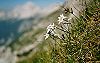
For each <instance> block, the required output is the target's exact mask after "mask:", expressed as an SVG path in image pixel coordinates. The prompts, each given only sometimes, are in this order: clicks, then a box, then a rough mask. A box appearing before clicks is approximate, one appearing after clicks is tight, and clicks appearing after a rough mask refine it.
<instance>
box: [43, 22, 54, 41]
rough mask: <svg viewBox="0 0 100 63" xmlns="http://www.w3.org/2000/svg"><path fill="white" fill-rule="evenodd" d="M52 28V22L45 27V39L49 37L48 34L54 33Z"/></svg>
mask: <svg viewBox="0 0 100 63" xmlns="http://www.w3.org/2000/svg"><path fill="white" fill-rule="evenodd" d="M54 29H55V26H54V23H53V24H50V25H49V26H48V27H47V33H46V34H45V35H44V36H45V39H47V38H48V37H49V35H54V34H55V33H54Z"/></svg>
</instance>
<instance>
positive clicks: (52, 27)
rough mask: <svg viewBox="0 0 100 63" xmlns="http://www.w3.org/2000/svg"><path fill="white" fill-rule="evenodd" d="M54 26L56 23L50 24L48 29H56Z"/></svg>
mask: <svg viewBox="0 0 100 63" xmlns="http://www.w3.org/2000/svg"><path fill="white" fill-rule="evenodd" d="M54 26H55V25H54V23H53V24H50V25H49V26H48V27H47V29H54V28H55V27H54Z"/></svg>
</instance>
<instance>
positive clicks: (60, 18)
mask: <svg viewBox="0 0 100 63" xmlns="http://www.w3.org/2000/svg"><path fill="white" fill-rule="evenodd" d="M65 18H67V17H65V16H64V15H63V14H62V15H60V17H58V19H59V20H58V21H59V23H58V24H60V23H62V22H63V21H64V19H65Z"/></svg>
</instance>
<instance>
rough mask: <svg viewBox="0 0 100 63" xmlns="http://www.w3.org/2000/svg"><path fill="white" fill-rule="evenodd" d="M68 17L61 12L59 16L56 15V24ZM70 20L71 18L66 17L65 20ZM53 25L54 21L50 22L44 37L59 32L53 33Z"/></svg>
mask: <svg viewBox="0 0 100 63" xmlns="http://www.w3.org/2000/svg"><path fill="white" fill-rule="evenodd" d="M66 18H68V17H65V16H64V15H63V14H61V15H60V16H59V17H58V24H61V23H63V22H64V21H65V20H64V19H66ZM69 20H71V18H69V19H67V21H69ZM55 28H56V27H55V25H54V23H53V24H50V25H49V26H48V27H47V32H46V34H45V35H44V36H45V39H47V38H48V37H49V36H50V35H53V36H56V35H57V36H58V35H59V34H55V32H54V31H55Z"/></svg>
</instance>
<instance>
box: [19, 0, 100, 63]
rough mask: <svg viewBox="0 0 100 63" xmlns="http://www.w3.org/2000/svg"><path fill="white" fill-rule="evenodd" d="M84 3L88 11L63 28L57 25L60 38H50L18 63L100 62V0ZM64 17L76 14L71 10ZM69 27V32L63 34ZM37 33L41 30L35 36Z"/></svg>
mask: <svg viewBox="0 0 100 63" xmlns="http://www.w3.org/2000/svg"><path fill="white" fill-rule="evenodd" d="M83 3H84V4H85V7H86V8H85V9H84V10H83V11H82V12H80V11H79V12H80V16H79V17H77V16H75V18H74V19H72V20H71V23H67V24H62V25H61V26H59V25H58V24H57V23H55V24H56V26H57V27H58V28H57V30H58V31H59V32H58V33H59V34H60V38H59V37H56V36H54V35H51V38H49V39H47V40H44V41H43V42H42V43H41V44H39V45H38V46H37V47H38V49H39V50H38V51H36V53H35V54H32V52H31V54H30V55H29V56H28V57H27V58H26V59H23V60H21V61H19V62H18V63H86V62H89V63H96V62H98V63H99V62H100V1H99V0H89V2H88V3H87V2H83ZM65 9H67V8H65ZM73 11H74V10H73ZM77 11H78V10H77ZM65 14H73V12H70V10H69V11H68V12H67V13H65ZM66 26H67V27H68V29H67V31H64V30H66ZM59 28H61V29H59ZM38 33H40V31H37V33H35V34H38ZM33 36H35V35H34V34H33V35H32V37H33Z"/></svg>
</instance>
